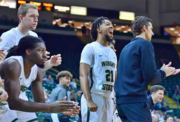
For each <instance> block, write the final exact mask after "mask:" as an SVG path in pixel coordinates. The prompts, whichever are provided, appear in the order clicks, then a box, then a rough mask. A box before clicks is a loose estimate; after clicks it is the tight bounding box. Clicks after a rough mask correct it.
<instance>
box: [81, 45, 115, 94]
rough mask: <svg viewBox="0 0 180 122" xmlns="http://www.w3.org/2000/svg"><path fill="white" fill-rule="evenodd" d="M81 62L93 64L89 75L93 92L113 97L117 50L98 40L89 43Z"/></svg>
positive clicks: (83, 52)
mask: <svg viewBox="0 0 180 122" xmlns="http://www.w3.org/2000/svg"><path fill="white" fill-rule="evenodd" d="M80 63H86V64H88V65H90V66H91V71H90V75H89V77H88V79H89V81H90V83H89V86H90V91H91V93H94V94H98V95H101V96H104V97H106V98H113V97H114V95H113V92H114V82H115V72H116V67H117V57H116V54H115V52H114V51H113V50H112V49H111V48H110V47H109V46H108V47H105V46H103V45H101V44H100V43H98V42H92V43H90V44H87V45H86V46H85V47H84V49H83V51H82V54H81V61H80Z"/></svg>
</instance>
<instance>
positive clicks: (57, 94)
mask: <svg viewBox="0 0 180 122" xmlns="http://www.w3.org/2000/svg"><path fill="white" fill-rule="evenodd" d="M65 96H67V91H66V88H64V86H62V85H60V84H58V85H57V86H56V88H55V89H54V90H53V91H52V92H51V98H50V99H51V103H52V102H55V101H57V100H60V99H63V98H64V97H65ZM67 97H68V96H67Z"/></svg>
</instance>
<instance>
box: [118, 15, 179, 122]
mask: <svg viewBox="0 0 180 122" xmlns="http://www.w3.org/2000/svg"><path fill="white" fill-rule="evenodd" d="M131 29H132V33H133V35H134V36H135V38H134V39H132V40H131V42H130V43H129V44H128V45H126V46H125V47H124V48H123V50H122V51H121V54H120V59H119V65H118V75H117V80H116V83H115V93H116V108H117V110H118V114H119V116H120V118H121V120H122V121H123V122H152V118H151V113H150V108H149V105H148V102H147V91H146V90H147V85H148V84H153V83H158V82H161V81H162V80H163V79H164V78H165V77H168V76H170V75H175V74H177V73H179V72H180V70H179V69H177V70H176V69H175V68H174V67H170V65H171V62H170V63H169V64H168V65H165V64H164V65H163V66H162V68H161V69H160V70H157V68H156V63H155V60H154V58H155V57H154V49H153V45H152V43H151V42H150V41H151V38H152V36H153V35H154V33H153V26H152V20H151V19H149V18H148V17H145V16H138V17H136V18H135V20H133V21H132V26H131Z"/></svg>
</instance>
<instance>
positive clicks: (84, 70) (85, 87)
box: [80, 63, 92, 101]
mask: <svg viewBox="0 0 180 122" xmlns="http://www.w3.org/2000/svg"><path fill="white" fill-rule="evenodd" d="M89 73H90V66H89V65H88V64H85V63H81V64H80V84H81V89H82V91H83V94H84V96H85V98H86V100H87V101H92V98H91V93H90V89H89V80H88V75H89Z"/></svg>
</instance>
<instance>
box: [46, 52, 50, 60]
mask: <svg viewBox="0 0 180 122" xmlns="http://www.w3.org/2000/svg"><path fill="white" fill-rule="evenodd" d="M49 55H50V52H48V51H46V58H47V59H48V58H50V56H49Z"/></svg>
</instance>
